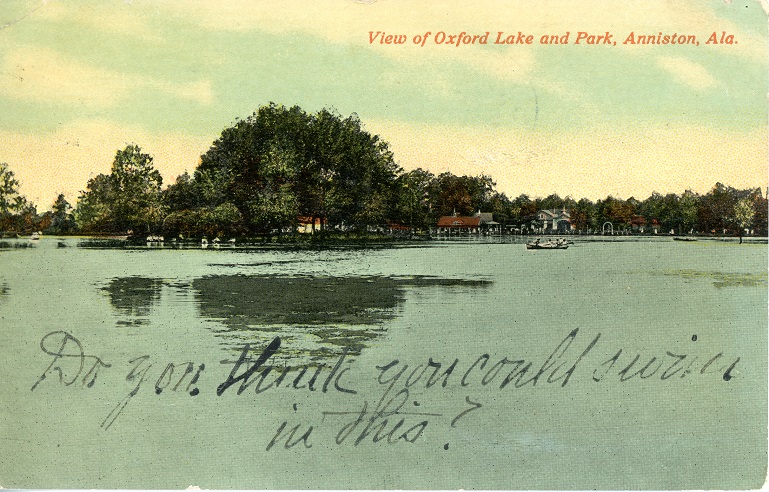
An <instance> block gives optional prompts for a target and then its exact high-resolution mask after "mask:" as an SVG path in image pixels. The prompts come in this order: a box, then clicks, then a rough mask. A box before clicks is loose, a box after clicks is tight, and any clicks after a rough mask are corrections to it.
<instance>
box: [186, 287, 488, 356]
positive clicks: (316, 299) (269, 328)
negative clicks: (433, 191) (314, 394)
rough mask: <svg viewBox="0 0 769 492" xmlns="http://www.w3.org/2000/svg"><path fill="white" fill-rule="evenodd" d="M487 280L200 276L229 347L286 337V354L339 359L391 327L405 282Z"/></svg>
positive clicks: (206, 303)
mask: <svg viewBox="0 0 769 492" xmlns="http://www.w3.org/2000/svg"><path fill="white" fill-rule="evenodd" d="M490 283H491V282H490V281H487V280H464V279H445V278H435V277H407V278H404V277H385V276H371V277H354V276H353V277H311V276H306V277H304V276H301V277H288V276H273V275H255V276H246V275H215V276H208V277H203V278H198V279H195V280H194V281H193V282H192V286H191V287H192V289H193V290H194V295H195V298H196V300H197V304H198V308H199V310H200V314H201V316H202V317H205V318H209V319H215V320H219V321H220V322H221V323H222V324H223V325H224V327H225V329H224V330H222V331H221V332H219V335H220V337H221V339H222V341H223V344H224V345H225V346H226V347H227V348H231V349H235V350H238V349H240V347H242V345H243V344H244V343H258V344H262V343H266V342H269V340H271V339H272V338H273V337H275V336H276V335H277V336H280V337H281V338H282V339H283V340H284V345H283V347H284V349H281V352H282V353H283V355H284V356H291V357H297V356H304V357H309V358H310V359H313V360H318V359H326V358H334V357H337V356H338V355H339V354H341V353H342V352H343V351H344V350H345V349H347V350H348V353H349V354H350V355H357V354H360V352H361V350H363V349H364V348H365V347H367V346H369V345H370V344H371V342H372V341H373V340H375V339H376V338H378V337H380V336H381V335H382V334H383V333H385V331H386V329H385V324H384V322H385V321H386V320H388V319H392V318H393V317H394V316H396V315H397V311H398V308H399V306H400V305H401V304H402V303H403V302H404V300H405V289H406V288H407V287H431V286H433V287H434V286H443V287H464V288H468V287H470V288H475V287H485V286H487V285H490Z"/></svg>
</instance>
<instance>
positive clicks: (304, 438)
mask: <svg viewBox="0 0 769 492" xmlns="http://www.w3.org/2000/svg"><path fill="white" fill-rule="evenodd" d="M295 405H296V404H295ZM287 425H288V421H283V423H282V424H280V427H278V430H277V432H276V433H275V436H274V437H273V438H272V440H271V441H270V443H269V444H267V451H269V450H270V449H272V447H273V446H274V445H275V443H276V442H278V439H280V438H281V437H283V431H284V430H285V428H286V426H287ZM299 425H300V424H297V425H295V426H294V427H293V428H292V429H291V430H290V431H288V433H287V435H286V436H285V442H284V443H283V448H284V449H291V448H293V447H294V446H296V445H297V444H299V443H300V442H302V443H303V444H304V447H305V448H306V449H309V448H311V447H312V444H310V442H309V439H310V435H311V434H312V426H310V427H309V428H308V429H307V430H306V431H305V432H304V434H302V435H301V436H299V437H298V438H296V439H294V436H295V435H296V433H297V432H298V431H299Z"/></svg>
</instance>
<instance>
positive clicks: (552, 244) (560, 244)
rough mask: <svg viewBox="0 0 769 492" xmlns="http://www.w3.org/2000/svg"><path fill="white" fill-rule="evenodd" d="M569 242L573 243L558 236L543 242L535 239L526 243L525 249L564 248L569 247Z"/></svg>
mask: <svg viewBox="0 0 769 492" xmlns="http://www.w3.org/2000/svg"><path fill="white" fill-rule="evenodd" d="M569 244H574V243H573V242H572V241H567V240H566V239H563V238H558V239H556V240H552V239H550V240H548V241H545V242H544V243H543V242H540V240H539V239H535V240H534V241H532V242H528V243H526V249H566V248H568V247H569Z"/></svg>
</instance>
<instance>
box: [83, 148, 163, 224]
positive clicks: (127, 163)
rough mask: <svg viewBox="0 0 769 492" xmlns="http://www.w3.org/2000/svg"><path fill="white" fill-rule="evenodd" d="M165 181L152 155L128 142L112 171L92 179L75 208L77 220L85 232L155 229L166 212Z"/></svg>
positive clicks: (114, 162)
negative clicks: (164, 198) (163, 189)
mask: <svg viewBox="0 0 769 492" xmlns="http://www.w3.org/2000/svg"><path fill="white" fill-rule="evenodd" d="M162 184H163V178H162V177H161V175H160V172H158V171H157V170H156V169H155V168H154V166H153V163H152V156H150V155H149V154H145V153H142V151H141V149H140V148H139V146H137V145H134V144H131V145H128V146H127V147H126V148H125V149H123V150H119V151H118V152H117V154H116V155H115V160H114V161H113V163H112V172H111V173H110V174H109V175H104V174H100V175H98V176H96V177H95V178H92V179H91V180H89V181H88V187H87V189H86V191H83V192H82V193H81V195H80V198H79V199H78V205H77V209H76V210H75V218H76V220H77V223H78V225H79V226H80V228H81V229H82V230H83V231H84V232H97V231H98V232H125V231H129V230H133V231H134V232H135V233H137V234H138V233H141V232H152V231H154V230H155V229H157V228H158V227H159V225H160V224H161V222H162V220H163V217H164V215H165V210H164V206H163V204H162V201H161V193H160V189H161V186H162Z"/></svg>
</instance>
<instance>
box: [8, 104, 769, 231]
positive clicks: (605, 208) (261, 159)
mask: <svg viewBox="0 0 769 492" xmlns="http://www.w3.org/2000/svg"><path fill="white" fill-rule="evenodd" d="M18 186H19V183H18V181H17V180H16V179H15V177H14V174H13V172H12V171H11V170H10V169H9V167H8V165H6V164H2V163H0V231H18V232H29V231H36V230H40V231H43V232H46V233H49V234H50V233H54V234H74V233H78V234H126V233H128V232H129V231H130V232H133V233H134V234H136V235H143V234H162V235H165V236H169V237H176V236H178V235H182V236H184V237H202V236H208V237H216V236H221V237H235V236H256V235H262V234H280V233H286V232H289V231H296V228H297V226H299V225H301V224H310V227H311V228H312V229H313V230H314V231H315V232H318V233H321V234H323V233H328V232H331V231H346V232H349V231H369V230H373V229H375V230H385V229H386V228H387V227H391V226H396V227H398V228H400V229H409V230H413V231H425V232H426V231H429V230H430V228H433V227H435V224H436V223H437V220H438V218H439V217H441V216H444V215H451V214H457V215H472V214H473V213H475V212H478V211H483V212H492V213H493V214H494V220H496V221H497V222H500V223H502V224H505V225H508V226H513V227H519V228H520V227H525V225H526V224H527V223H528V222H530V221H531V219H532V218H533V216H534V214H536V212H537V211H539V210H542V209H567V210H569V211H570V214H571V222H572V225H573V226H574V227H575V229H576V231H578V232H584V233H590V232H596V231H600V229H601V225H602V224H603V223H604V222H606V221H609V222H611V223H612V224H613V226H614V229H615V230H623V229H626V230H630V228H631V227H632V225H633V224H634V221H637V220H638V218H639V217H643V218H644V219H645V221H646V223H647V224H649V223H652V221H655V222H656V224H658V225H659V228H660V230H661V231H662V232H668V231H674V232H676V233H678V234H681V233H689V232H692V233H715V234H719V235H720V234H734V235H737V234H742V231H744V230H746V229H747V230H752V231H753V232H754V233H755V234H760V235H767V200H766V198H765V197H764V196H763V194H762V192H761V190H760V189H758V188H756V189H747V190H739V189H735V188H731V187H729V186H726V185H723V184H721V183H717V184H716V185H715V186H714V187H713V189H712V190H710V191H709V192H708V193H707V194H704V195H700V194H697V193H694V192H692V191H689V190H687V191H685V192H683V193H682V194H680V195H678V194H673V193H670V194H666V195H661V194H659V193H653V194H652V195H651V196H650V197H648V198H646V199H645V200H637V199H636V198H633V197H631V198H628V199H627V200H622V199H619V198H614V197H612V196H608V197H606V198H605V199H601V200H597V201H591V200H588V199H586V198H583V199H580V200H575V199H573V198H571V197H565V198H561V197H560V196H558V195H556V194H553V195H550V196H548V197H545V198H530V197H528V196H527V195H520V196H518V197H516V198H514V199H510V198H508V197H507V196H506V195H505V194H504V193H500V192H498V191H496V190H495V187H496V184H495V183H494V181H493V179H492V177H491V176H487V175H483V174H482V175H479V176H456V175H454V174H452V173H449V172H445V173H441V174H438V175H435V174H433V173H431V172H429V171H426V170H424V169H421V168H418V169H415V170H412V171H409V172H404V171H403V170H402V169H401V168H400V167H399V166H398V165H397V164H396V163H395V161H394V158H393V154H392V152H391V151H390V150H389V148H388V145H387V143H386V142H384V141H382V140H381V139H380V138H379V137H378V136H376V135H371V134H369V133H368V132H366V131H365V130H364V129H363V125H362V124H361V122H360V120H359V119H358V117H357V116H356V115H351V116H349V117H346V118H345V117H342V116H341V115H339V114H338V113H336V112H335V111H331V110H327V109H323V110H320V111H318V112H317V113H312V114H310V113H306V112H305V111H303V110H302V109H300V108H299V107H296V106H294V107H291V108H286V107H284V106H281V105H276V104H270V105H267V106H263V107H261V108H259V109H258V111H257V112H255V113H254V114H253V115H251V116H249V117H248V118H246V119H244V120H237V121H236V123H235V124H234V125H233V126H232V127H229V128H226V129H225V130H224V131H223V132H222V134H221V136H220V137H219V138H218V139H217V140H216V141H215V142H213V144H212V145H211V148H210V149H209V150H208V151H207V152H206V153H205V154H203V155H202V156H201V160H200V163H199V165H198V166H197V168H196V169H195V171H194V173H193V174H192V175H190V174H188V173H184V174H183V175H181V176H179V177H178V178H177V179H176V181H175V182H174V183H172V184H170V185H168V186H166V187H165V188H164V187H163V179H162V176H161V175H160V173H159V172H158V171H157V170H156V169H155V167H154V164H153V158H152V156H150V155H149V154H146V153H144V152H142V150H141V148H139V147H138V146H137V145H134V144H132V145H128V146H127V147H126V148H125V149H123V150H119V151H118V152H117V153H116V155H115V159H114V161H113V164H112V168H111V171H110V173H109V174H99V175H98V176H95V177H93V178H91V179H90V180H89V181H88V183H87V185H86V189H85V190H83V191H82V192H81V193H80V196H79V198H78V200H77V204H76V206H75V207H74V209H73V208H72V207H71V205H70V204H69V203H68V202H67V200H66V199H65V197H64V195H63V194H62V195H59V196H58V198H57V200H56V202H55V203H54V205H53V208H52V210H50V211H48V212H45V213H43V214H38V212H37V208H36V206H35V205H34V204H32V203H30V202H28V201H27V200H26V199H25V198H24V197H23V196H20V195H19V193H18ZM636 223H637V222H636Z"/></svg>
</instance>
